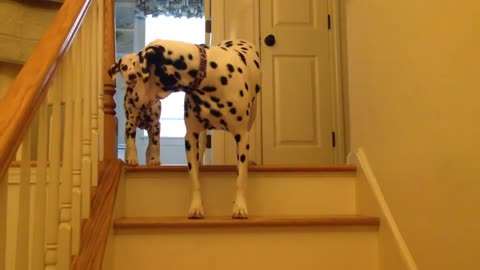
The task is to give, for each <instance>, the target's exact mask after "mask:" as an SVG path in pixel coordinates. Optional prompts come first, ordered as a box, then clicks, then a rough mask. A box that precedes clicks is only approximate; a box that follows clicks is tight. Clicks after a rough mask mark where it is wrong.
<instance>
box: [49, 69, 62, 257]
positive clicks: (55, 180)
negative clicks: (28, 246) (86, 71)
mask: <svg viewBox="0 0 480 270" xmlns="http://www.w3.org/2000/svg"><path fill="white" fill-rule="evenodd" d="M61 83H62V76H57V77H56V79H55V80H54V81H53V84H52V86H51V88H50V90H49V97H48V98H49V103H50V104H51V107H52V112H51V116H50V117H51V127H50V142H49V159H50V163H49V165H50V166H49V168H48V175H49V177H48V183H47V213H46V221H47V225H46V226H47V227H46V228H47V231H46V235H45V237H46V242H47V246H48V251H47V253H54V254H53V255H52V254H49V255H48V256H47V259H48V258H56V254H55V253H56V246H57V244H58V242H57V241H58V219H59V217H58V207H59V183H60V165H61V164H60V158H61V151H62V148H61V146H62V141H61V140H62V137H61V134H62V123H61V119H62V115H61V114H62V108H61V97H62V95H61V94H62V93H61ZM56 263H57V262H56V260H55V261H51V260H46V265H56Z"/></svg>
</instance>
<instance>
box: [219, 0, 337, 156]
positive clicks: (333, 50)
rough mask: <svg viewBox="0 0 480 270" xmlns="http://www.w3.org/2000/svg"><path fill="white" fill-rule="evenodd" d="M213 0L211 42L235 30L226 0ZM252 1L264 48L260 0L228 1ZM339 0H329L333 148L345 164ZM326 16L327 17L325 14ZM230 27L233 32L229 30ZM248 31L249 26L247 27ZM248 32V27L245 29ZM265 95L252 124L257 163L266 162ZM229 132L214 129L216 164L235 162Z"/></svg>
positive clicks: (255, 37) (255, 32)
mask: <svg viewBox="0 0 480 270" xmlns="http://www.w3.org/2000/svg"><path fill="white" fill-rule="evenodd" d="M210 1H211V18H212V44H217V43H218V42H219V41H221V40H224V39H225V38H231V37H232V36H231V35H235V34H238V33H232V32H231V29H230V28H232V25H228V24H229V23H230V24H231V23H232V22H231V21H228V20H227V19H226V17H225V1H226V0H210ZM242 1H243V2H250V3H251V12H252V14H253V17H254V22H253V28H254V29H251V32H252V33H253V39H252V42H254V43H255V44H256V45H257V46H258V47H259V48H261V46H262V45H263V44H262V42H261V41H262V40H263V39H262V37H261V36H260V34H261V33H260V1H261V0H237V1H232V2H229V3H230V4H232V3H240V2H242ZM340 1H341V0H327V6H328V13H329V15H330V26H331V28H330V31H329V34H328V36H329V50H330V51H329V55H330V69H331V78H330V80H331V91H332V100H331V103H332V117H333V119H332V121H333V128H334V131H335V142H336V144H335V147H334V148H333V160H334V163H335V164H345V162H346V152H345V144H346V141H345V138H346V137H345V123H346V119H345V110H344V105H345V103H344V94H343V93H344V90H343V86H342V63H343V62H342V54H341V52H342V50H341V33H340V30H341V29H340ZM325 19H327V18H325ZM227 31H230V33H227ZM247 31H248V30H247ZM243 32H245V31H243ZM261 98H262V95H261V92H260V96H259V97H258V100H257V103H258V104H257V116H256V120H255V123H254V126H253V127H252V132H251V139H250V140H251V145H252V150H251V154H250V156H251V157H252V158H251V160H253V161H255V162H256V163H258V164H262V163H263V158H262V139H263V138H262V106H261V104H262V100H261ZM227 136H230V137H231V135H227V132H217V131H216V132H213V134H212V145H213V147H212V163H213V164H235V163H236V160H235V156H236V149H235V146H234V144H233V142H234V141H233V138H227Z"/></svg>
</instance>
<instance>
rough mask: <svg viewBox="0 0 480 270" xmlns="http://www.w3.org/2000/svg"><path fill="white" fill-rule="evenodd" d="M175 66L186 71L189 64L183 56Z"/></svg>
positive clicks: (174, 63) (176, 61)
mask: <svg viewBox="0 0 480 270" xmlns="http://www.w3.org/2000/svg"><path fill="white" fill-rule="evenodd" d="M173 66H174V67H175V68H176V69H178V70H185V69H187V64H186V63H185V59H184V58H183V56H181V57H180V58H179V59H177V60H175V62H173Z"/></svg>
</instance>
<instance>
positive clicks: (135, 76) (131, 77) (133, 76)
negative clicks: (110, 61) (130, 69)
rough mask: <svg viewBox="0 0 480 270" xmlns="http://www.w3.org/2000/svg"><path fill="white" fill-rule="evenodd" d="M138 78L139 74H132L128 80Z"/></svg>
mask: <svg viewBox="0 0 480 270" xmlns="http://www.w3.org/2000/svg"><path fill="white" fill-rule="evenodd" d="M136 78H137V75H135V74H130V75H128V80H130V81H133V80H135V79H136Z"/></svg>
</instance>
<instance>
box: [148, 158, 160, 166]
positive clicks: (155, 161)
mask: <svg viewBox="0 0 480 270" xmlns="http://www.w3.org/2000/svg"><path fill="white" fill-rule="evenodd" d="M147 165H149V166H159V165H160V160H159V159H155V158H154V159H151V160H149V161H148V164H147Z"/></svg>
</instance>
